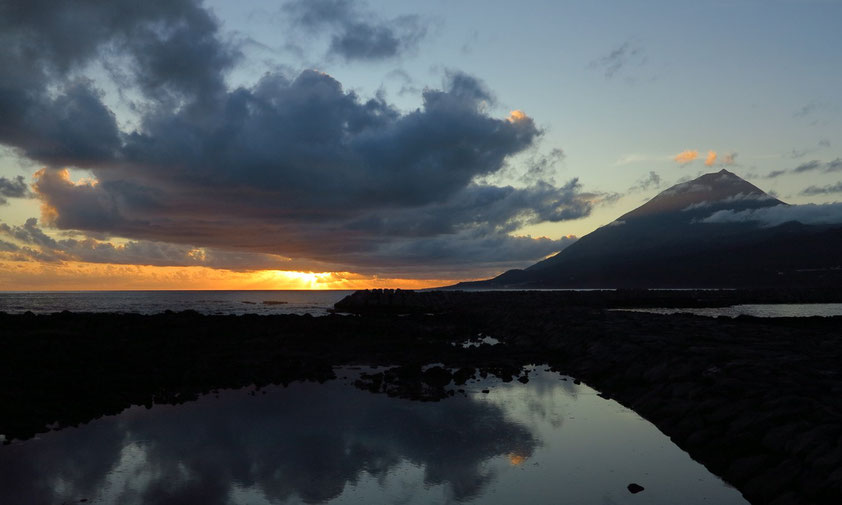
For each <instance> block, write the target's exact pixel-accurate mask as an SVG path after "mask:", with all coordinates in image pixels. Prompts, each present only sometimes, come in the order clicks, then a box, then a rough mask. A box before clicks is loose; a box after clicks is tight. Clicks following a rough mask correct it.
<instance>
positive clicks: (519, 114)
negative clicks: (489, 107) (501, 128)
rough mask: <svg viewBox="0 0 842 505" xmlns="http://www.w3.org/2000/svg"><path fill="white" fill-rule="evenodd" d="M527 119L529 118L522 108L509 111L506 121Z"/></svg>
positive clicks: (517, 121) (514, 121) (512, 121)
mask: <svg viewBox="0 0 842 505" xmlns="http://www.w3.org/2000/svg"><path fill="white" fill-rule="evenodd" d="M528 119H530V118H529V116H527V115H526V113H525V112H523V111H522V110H513V111H511V112H509V117H508V118H507V121H508V122H510V123H520V122H521V121H526V120H528Z"/></svg>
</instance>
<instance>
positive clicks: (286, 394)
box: [0, 383, 537, 505]
mask: <svg viewBox="0 0 842 505" xmlns="http://www.w3.org/2000/svg"><path fill="white" fill-rule="evenodd" d="M536 444H537V441H536V439H535V438H534V436H533V435H532V434H531V433H530V431H529V430H527V428H526V427H524V426H522V425H520V424H517V423H514V422H512V421H510V420H508V419H507V417H506V415H505V412H504V410H503V408H502V407H501V406H498V405H494V404H492V403H489V402H482V401H476V400H473V399H470V398H468V399H465V398H455V399H450V400H446V401H442V402H438V403H421V402H409V401H405V400H396V399H392V398H388V397H386V396H384V395H372V394H369V393H365V392H361V391H356V390H352V389H350V388H348V387H346V386H343V385H341V384H338V383H329V384H326V385H317V384H294V385H292V386H290V387H289V388H287V389H284V390H278V391H273V392H271V393H270V394H267V395H265V396H262V395H260V396H258V397H257V398H251V397H249V396H247V395H246V394H245V393H244V392H242V391H240V392H231V393H226V394H223V395H222V396H221V397H220V399H218V400H214V399H212V398H205V399H202V400H200V401H199V402H195V403H192V404H186V405H182V406H179V407H167V406H164V407H156V408H155V409H154V410H152V411H146V410H144V409H133V410H130V411H127V412H124V413H123V414H121V415H120V416H117V417H113V418H107V419H102V420H100V421H98V422H96V423H93V424H91V425H87V426H84V427H82V428H78V429H69V430H64V431H61V432H56V433H50V434H47V435H45V436H43V437H42V439H40V440H32V441H29V442H25V443H20V444H15V445H12V446H9V447H2V448H0V501H2V502H4V503H61V502H63V501H77V500H80V499H83V498H88V499H91V500H95V499H96V500H101V501H103V502H113V503H121V504H132V503H144V504H153V505H164V504H174V503H203V504H217V503H219V504H223V503H231V502H232V498H233V494H235V493H236V492H240V491H242V490H250V491H254V492H255V493H257V494H258V495H262V496H263V497H265V498H266V499H268V500H269V501H271V502H273V503H274V502H285V501H288V500H291V501H299V500H300V501H303V502H305V503H323V502H325V501H328V500H330V499H333V498H335V497H337V496H339V495H340V494H342V493H343V491H344V490H345V489H346V487H347V486H349V485H354V484H356V483H358V482H360V480H361V479H364V478H365V477H366V476H371V477H373V478H375V479H376V480H377V481H378V482H381V483H382V482H383V481H385V479H386V478H387V477H388V476H389V475H390V474H391V473H393V472H395V471H397V470H398V468H399V467H400V468H405V465H404V463H409V464H410V465H412V466H414V467H416V468H418V469H419V471H422V472H423V480H424V483H425V485H427V486H430V485H443V486H444V488H445V489H446V490H447V492H448V494H449V495H450V497H451V498H453V499H456V500H466V499H470V498H472V497H476V496H478V495H479V494H480V493H481V492H482V491H483V489H484V487H485V486H486V485H487V484H488V483H490V482H491V481H492V480H493V479H494V474H493V472H492V471H491V470H490V469H488V465H485V464H484V463H485V462H486V461H488V460H489V459H490V458H493V457H497V456H502V457H508V456H510V455H512V454H515V455H517V456H518V457H519V458H524V459H525V458H528V457H529V456H530V455H531V454H532V453H533V450H534V448H535V447H536ZM372 498H374V497H372ZM96 500H95V501H96Z"/></svg>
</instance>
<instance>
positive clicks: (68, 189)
mask: <svg viewBox="0 0 842 505" xmlns="http://www.w3.org/2000/svg"><path fill="white" fill-rule="evenodd" d="M0 8H2V15H0V39H2V40H0V42H2V44H0V63H2V67H3V69H4V72H3V74H2V75H0V117H3V120H2V121H0V143H2V144H4V145H6V146H9V147H11V148H12V149H13V150H14V151H16V152H17V153H18V154H20V155H22V156H23V157H25V158H29V159H30V160H33V161H36V162H38V163H41V164H43V165H45V167H44V168H42V169H41V170H39V171H38V172H36V173H35V174H34V179H33V185H32V187H33V190H34V194H35V195H36V196H37V197H38V198H39V199H40V200H41V202H42V204H43V206H42V207H43V209H44V210H43V215H42V221H41V222H42V223H43V225H46V226H51V227H55V228H59V229H62V230H71V231H72V230H77V231H80V232H81V233H82V234H83V236H84V235H87V236H101V237H109V236H111V237H122V238H126V239H130V242H129V243H128V245H122V246H119V247H115V246H111V247H112V248H111V249H109V246H110V244H107V243H106V242H103V241H93V242H91V241H90V240H93V239H83V240H78V241H77V243H75V244H72V243H70V242H63V243H58V242H57V243H56V244H37V247H36V245H33V244H32V240H34V237H35V235H32V233H34V232H32V233H30V235H31V236H28V237H25V238H20V237H19V238H18V239H17V240H18V242H19V243H17V244H16V247H20V248H21V250H23V249H24V248H28V249H27V250H28V251H31V256H32V257H33V258H34V257H36V256H37V255H42V256H44V257H46V256H47V255H49V256H50V257H52V258H54V259H57V260H63V259H77V260H79V259H81V260H84V261H114V262H124V261H125V262H129V261H131V262H137V263H142V264H161V265H163V264H196V260H195V258H193V257H192V256H190V251H193V250H194V249H196V248H201V249H204V250H207V251H211V252H214V251H215V252H216V253H215V255H212V256H213V257H214V258H216V259H218V260H219V261H218V262H219V263H220V264H222V263H224V261H231V262H232V263H231V264H232V265H234V266H233V267H232V268H245V267H244V265H245V264H248V263H249V262H250V261H251V262H252V264H253V265H254V268H267V266H266V265H275V264H276V263H278V261H280V260H279V259H283V260H286V259H288V258H294V259H295V260H296V261H298V260H300V261H304V262H305V263H307V262H309V263H308V264H310V265H317V264H318V265H322V266H325V267H326V266H331V267H333V268H343V269H355V270H357V271H366V272H380V271H384V269H385V270H389V269H392V271H395V272H397V271H401V272H414V273H419V274H423V272H426V271H430V270H431V269H437V270H438V271H439V272H453V273H454V274H459V275H465V272H466V269H467V268H469V266H470V268H471V269H474V271H476V269H483V268H485V269H496V268H510V267H514V266H523V264H525V263H528V262H531V261H534V260H536V259H539V258H541V257H544V256H546V255H548V254H552V253H554V252H557V251H559V250H561V249H562V248H564V247H566V245H568V244H569V243H571V242H572V241H573V240H574V239H573V238H572V237H571V238H566V237H563V238H561V239H546V238H542V239H533V238H531V237H518V236H514V235H513V234H514V233H515V232H516V231H517V230H518V229H519V228H520V227H522V226H525V225H529V224H535V223H538V222H544V221H563V220H570V219H577V218H580V217H584V216H587V215H588V214H589V213H590V211H591V208H592V206H593V205H594V204H595V202H598V201H599V195H598V194H595V193H587V192H584V191H582V188H581V186H580V184H579V182H578V181H577V180H576V179H571V180H569V181H568V182H567V183H564V184H562V185H560V186H557V185H555V184H553V183H551V182H548V181H547V180H546V178H545V177H544V174H537V173H536V174H532V175H533V177H531V178H529V179H528V180H526V179H522V180H521V182H522V183H523V185H522V186H520V187H511V186H503V185H494V184H490V183H488V182H482V181H484V180H488V177H489V176H492V175H494V174H496V173H499V172H500V171H501V170H503V169H504V168H506V167H509V166H510V160H511V158H512V157H513V156H515V155H517V154H519V153H523V152H527V151H528V150H530V149H534V147H535V146H536V144H537V143H538V142H539V139H540V138H541V135H542V131H541V130H540V129H539V128H538V127H537V126H536V125H535V123H534V121H533V120H532V119H531V118H530V117H529V116H528V115H526V114H525V113H523V112H521V111H513V112H512V113H511V114H510V115H509V116H508V117H494V116H493V115H492V114H491V113H490V111H492V110H494V107H495V100H494V94H493V93H492V92H491V90H490V89H489V88H488V87H487V86H486V85H485V84H484V83H483V82H482V81H480V80H479V79H477V78H475V77H473V76H470V75H467V74H465V73H462V72H460V71H458V70H450V71H447V72H446V73H445V77H444V79H443V82H442V84H441V86H440V87H439V88H425V89H424V91H423V93H422V97H421V98H422V101H421V104H420V106H419V107H418V108H417V109H415V110H411V111H408V112H403V111H399V110H398V109H397V108H396V107H395V106H393V105H392V104H390V103H389V102H388V101H387V100H386V99H385V97H384V96H382V95H376V96H374V97H372V98H363V97H361V96H359V95H358V94H357V93H355V92H354V91H347V90H345V89H344V87H343V85H342V84H341V83H340V82H339V81H337V80H336V79H334V78H333V77H331V76H330V75H327V74H325V73H323V72H319V71H315V70H304V71H302V72H299V73H297V74H291V73H285V72H282V71H277V72H272V73H267V74H265V75H264V76H263V77H262V78H260V79H259V80H258V81H257V82H255V83H254V84H252V85H247V86H241V87H237V88H233V89H231V88H229V87H227V86H226V83H225V77H226V74H227V72H229V71H230V70H231V69H232V68H233V67H234V66H235V65H236V63H237V62H238V58H239V53H238V52H237V50H236V48H235V47H234V46H233V45H232V44H230V43H228V42H225V38H224V36H223V35H222V34H220V29H219V24H218V22H217V20H216V19H215V17H214V16H213V15H212V13H210V12H209V11H207V10H206V9H204V7H203V6H202V4H201V3H200V2H196V1H190V0H180V1H174V2H171V1H167V2H163V1H160V2H144V3H142V4H137V3H136V2H129V1H127V0H125V1H123V0H121V1H115V2H94V1H90V2H86V1H80V2H76V3H73V4H72V5H71V4H65V3H61V4H59V5H56V6H53V5H52V4H51V5H50V7H49V8H47V7H46V6H44V5H39V4H38V3H37V2H32V3H21V4H20V5H18V4H14V5H11V4H9V5H7V4H2V7H0ZM287 12H288V13H289V14H290V15H291V16H293V17H294V19H296V20H297V22H299V23H301V24H302V26H304V27H308V28H313V29H317V28H319V27H322V28H323V27H330V29H332V30H338V31H336V32H335V37H338V38H334V42H335V45H336V48H334V49H335V50H336V51H337V54H340V55H343V57H345V58H346V59H359V58H363V59H365V58H369V59H370V58H375V57H377V58H379V57H381V56H388V55H390V54H398V52H399V51H401V50H404V49H406V48H408V47H409V46H411V44H410V43H411V42H412V40H417V38H418V37H420V36H422V35H423V25H422V24H420V21H418V20H417V19H415V20H413V19H414V18H412V19H411V18H406V19H403V18H401V19H402V20H399V21H400V22H394V23H391V24H389V25H386V24H383V23H381V22H380V21H377V20H374V21H371V19H369V17H367V16H368V15H367V14H366V13H365V12H364V11H363V10H360V9H359V8H358V7H356V6H355V5H354V4H351V3H350V2H344V1H319V2H293V3H291V4H288V6H287ZM372 19H373V18H372ZM360 23H362V24H366V26H369V27H370V28H371V30H372V33H374V35H372V36H371V37H373V38H371V40H373V41H375V42H374V43H372V44H369V46H368V49H365V48H363V47H364V46H366V44H368V42H366V41H365V40H363V42H360V44H361V45H360V46H359V47H357V48H356V49H354V48H353V47H352V46H353V44H350V42H349V43H348V44H345V42H343V41H344V40H345V39H343V38H342V37H343V36H342V34H343V33H345V34H346V35H347V34H351V33H352V32H353V34H354V36H357V35H359V34H361V33H366V32H365V30H362V31H361V30H357V29H356V28H359V26H358V25H360ZM402 23H403V24H402ZM413 23H418V24H417V25H413ZM386 26H388V27H389V28H388V29H387V28H384V27H386ZM402 26H403V27H404V28H405V29H404V28H401V27H402ZM412 26H415V28H412ZM406 27H410V28H412V29H410V28H406ZM352 28H353V29H352ZM382 30H387V31H385V32H384V31H382ZM389 30H392V31H389ZM401 30H403V31H401ZM413 30H414V31H413ZM410 32H411V33H413V34H414V35H413V36H412V37H410V36H409V35H407V34H408V33H410ZM419 34H420V35H419ZM349 36H350V35H349ZM366 37H368V36H367V35H366ZM390 37H393V38H395V39H396V40H398V42H399V43H398V46H397V49H394V50H393V49H388V47H391V46H389V44H387V43H386V42H383V41H387V39H389V38H390ZM413 37H416V38H415V39H413ZM381 39H382V40H381ZM346 42H347V41H346ZM387 46H388V47H387ZM332 47H333V46H332ZM361 48H362V49H361ZM384 48H385V49H384ZM355 51H356V52H355ZM395 51H397V52H395ZM96 68H98V69H100V70H98V72H100V73H102V72H103V70H102V69H105V71H107V72H106V73H108V76H109V78H111V79H112V80H114V81H115V82H118V83H119V84H120V85H121V86H122V87H123V88H125V90H128V91H126V93H129V92H131V93H133V96H134V97H135V98H133V100H132V101H130V102H129V103H128V105H129V106H130V108H131V109H132V110H133V111H134V113H136V114H137V116H138V120H137V124H136V126H133V127H130V128H127V127H125V126H121V123H120V122H118V120H117V117H116V115H115V113H114V112H113V111H112V110H111V108H110V107H109V106H108V105H107V103H110V102H108V101H107V100H106V93H105V91H104V88H101V87H99V86H100V83H99V81H96V80H93V79H91V78H89V75H97V76H99V74H97V72H93V71H92V70H91V69H96ZM117 69H119V70H117ZM112 98H113V97H112ZM559 152H560V151H559ZM67 167H70V168H71V169H74V168H81V169H85V170H86V171H87V172H86V174H89V175H90V177H87V175H86V177H85V178H83V179H79V178H78V177H76V176H74V172H73V171H72V170H67ZM7 183H8V184H7ZM19 184H20V181H8V180H4V181H3V183H2V187H3V188H4V189H3V190H2V191H3V193H2V194H3V195H6V194H7V192H11V193H15V194H17V193H16V191H17V189H16V188H17V187H18V185H19ZM6 186H9V188H10V189H6ZM7 196H14V195H7ZM7 226H8V225H7ZM32 226H35V224H34V223H33V225H32ZM25 227H26V225H23V226H22V227H18V228H21V229H24V228H25ZM38 229H39V230H40V228H38ZM45 236H46V235H45ZM68 240H76V239H68ZM86 240H87V241H86ZM10 243H11V242H10ZM13 245H14V244H13ZM223 251H228V252H230V254H231V255H235V256H236V257H235V258H234V259H232V258H233V257H232V256H226V255H224V254H222V252H223ZM144 258H145V259H144ZM206 258H207V256H206ZM305 260H306V261H305ZM214 264H216V263H214ZM295 264H298V265H300V263H297V262H292V263H283V262H282V263H281V267H283V266H284V265H286V266H287V267H290V265H295ZM273 268H274V267H273Z"/></svg>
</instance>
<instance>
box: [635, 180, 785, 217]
mask: <svg viewBox="0 0 842 505" xmlns="http://www.w3.org/2000/svg"><path fill="white" fill-rule="evenodd" d="M740 202H744V203H750V204H751V205H749V206H751V207H758V206H762V207H766V206H771V205H779V204H781V203H783V202H781V201H780V200H777V199H776V198H774V197H772V196H770V195H768V194H766V193H764V192H763V190H761V189H760V188H758V187H757V186H755V185H754V184H751V183H750V182H748V181H746V180H745V179H743V178H741V177H740V176H738V175H736V174H734V173H732V172H729V171H728V170H725V169H724V168H723V169H722V170H720V171H719V172H711V173H709V174H704V175H702V176H700V177H697V178H696V179H693V180H691V181H686V182H681V183H678V184H676V185H674V186H672V187H670V188H667V189H665V190H664V191H662V192H660V193H658V194H657V195H656V196H655V197H654V198H652V199H651V200H649V201H648V202H646V203H645V204H643V205H641V206H640V207H638V208H636V209H634V210H633V211H631V212H629V213H627V214H625V215H623V216H622V217H620V220H626V219H634V218H640V217H644V216H650V215H654V214H661V213H665V212H678V211H682V210H688V209H693V208H700V207H706V206H710V207H712V206H721V205H723V204H738V203H740Z"/></svg>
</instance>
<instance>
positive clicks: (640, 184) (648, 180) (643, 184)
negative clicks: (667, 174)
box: [629, 171, 661, 191]
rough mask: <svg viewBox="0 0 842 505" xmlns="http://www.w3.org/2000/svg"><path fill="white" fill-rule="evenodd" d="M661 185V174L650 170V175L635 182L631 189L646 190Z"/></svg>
mask: <svg viewBox="0 0 842 505" xmlns="http://www.w3.org/2000/svg"><path fill="white" fill-rule="evenodd" d="M660 187H661V176H660V175H658V174H657V173H655V172H651V171H650V172H649V175H647V176H645V177H642V178H641V179H639V180H638V181H637V183H635V185H634V186H632V187H631V188H629V191H646V190H648V189H651V188H654V189H657V188H660Z"/></svg>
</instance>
